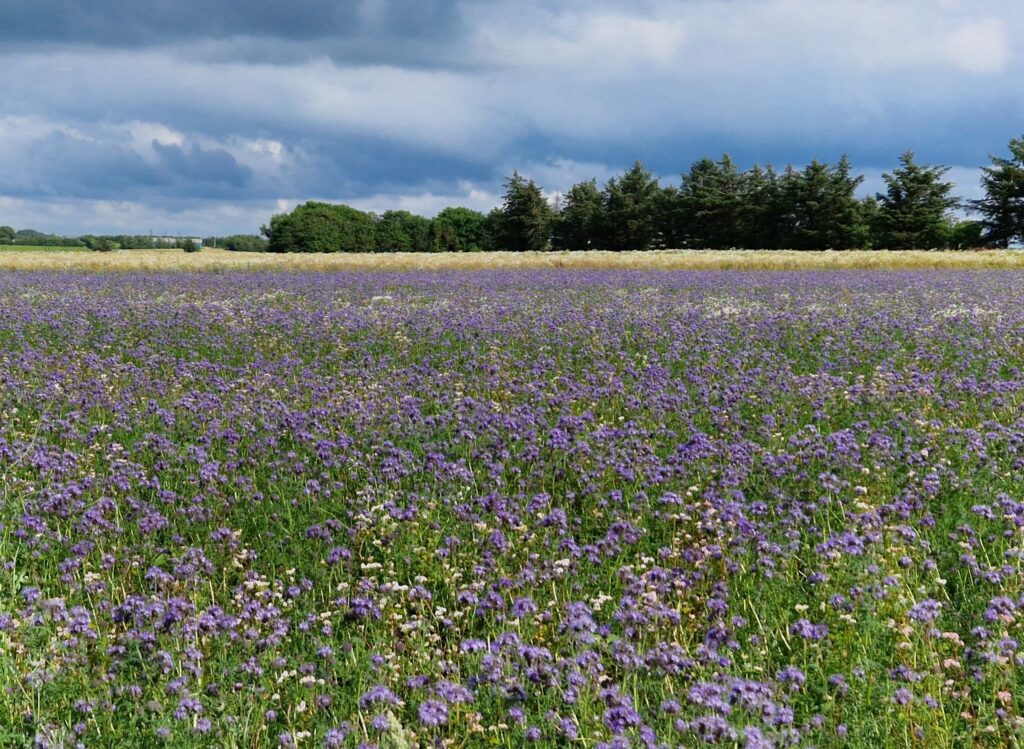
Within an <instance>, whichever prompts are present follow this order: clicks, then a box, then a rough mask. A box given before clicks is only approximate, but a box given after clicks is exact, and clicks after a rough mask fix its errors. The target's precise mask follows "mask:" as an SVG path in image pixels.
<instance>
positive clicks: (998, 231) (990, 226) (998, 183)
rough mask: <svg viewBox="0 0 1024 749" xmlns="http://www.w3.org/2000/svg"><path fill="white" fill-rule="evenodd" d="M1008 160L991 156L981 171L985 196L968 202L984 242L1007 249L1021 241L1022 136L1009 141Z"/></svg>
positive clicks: (1023, 223)
mask: <svg viewBox="0 0 1024 749" xmlns="http://www.w3.org/2000/svg"><path fill="white" fill-rule="evenodd" d="M1009 147H1010V158H1008V159H1007V158H1003V157H1001V156H992V157H990V158H991V159H992V165H991V166H987V167H984V168H983V169H982V176H981V184H982V187H984V188H985V197H984V198H981V199H980V200H974V201H971V207H972V208H973V209H974V210H975V211H976V212H978V213H980V214H981V216H982V219H981V224H982V227H983V229H984V232H985V243H986V244H988V245H990V246H993V247H1009V246H1010V245H1011V244H1013V243H1016V242H1024V137H1021V138H1013V139H1012V140H1010V146H1009Z"/></svg>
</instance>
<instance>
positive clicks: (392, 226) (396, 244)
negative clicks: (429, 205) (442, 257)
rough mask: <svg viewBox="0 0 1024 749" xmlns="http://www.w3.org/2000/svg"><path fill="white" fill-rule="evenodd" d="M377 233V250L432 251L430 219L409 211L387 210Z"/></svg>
mask: <svg viewBox="0 0 1024 749" xmlns="http://www.w3.org/2000/svg"><path fill="white" fill-rule="evenodd" d="M375 234H376V245H375V249H376V250H377V252H429V251H430V219H427V218H423V217H422V216H417V215H415V214H413V213H409V211H385V213H384V215H382V216H381V217H380V218H379V219H377V225H376V230H375Z"/></svg>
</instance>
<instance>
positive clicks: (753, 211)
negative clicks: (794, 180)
mask: <svg viewBox="0 0 1024 749" xmlns="http://www.w3.org/2000/svg"><path fill="white" fill-rule="evenodd" d="M739 189H740V201H739V208H738V210H737V212H736V225H737V236H736V246H738V247H744V248H747V249H754V250H774V249H778V248H779V247H780V225H781V222H782V210H783V209H782V191H781V188H780V185H779V176H778V174H776V173H775V169H774V168H772V165H771V164H768V165H766V166H765V167H764V168H763V169H762V168H761V167H760V166H759V165H757V164H755V165H754V166H753V168H751V169H750V170H749V171H746V172H744V173H743V174H742V175H741V179H740V187H739Z"/></svg>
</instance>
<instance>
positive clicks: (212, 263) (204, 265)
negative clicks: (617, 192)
mask: <svg viewBox="0 0 1024 749" xmlns="http://www.w3.org/2000/svg"><path fill="white" fill-rule="evenodd" d="M543 268H580V269H599V268H608V269H620V270H629V269H637V270H645V269H648V270H817V269H842V268H849V269H858V268H859V269H915V268H950V269H999V268H1021V269H1024V252H1021V251H1014V250H989V251H976V252H925V251H912V252H884V251H879V252H861V251H849V252H835V251H823V252H794V251H780V250H775V251H765V250H732V251H713V250H663V251H651V252H604V251H600V252H599V251H594V252H572V253H570V252H490V253H431V254H424V253H408V252H397V253H385V254H374V253H353V254H347V253H337V254H317V255H306V254H302V255H299V254H296V255H273V254H260V253H239V252H227V251H225V250H215V249H206V250H203V251H202V252H199V253H195V254H191V255H189V254H185V253H184V252H181V251H179V250H122V251H118V252H111V253H99V252H88V251H85V250H82V249H81V248H53V247H45V248H44V247H38V248H36V247H32V248H22V247H19V248H17V249H7V248H5V249H4V250H3V251H2V252H0V270H90V271H105V270H111V271H138V270H261V269H265V270H272V269H281V270H289V271H316V270H325V271H330V270H386V271H403V270H485V269H509V270H533V269H543Z"/></svg>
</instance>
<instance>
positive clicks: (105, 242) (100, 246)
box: [87, 237, 118, 252]
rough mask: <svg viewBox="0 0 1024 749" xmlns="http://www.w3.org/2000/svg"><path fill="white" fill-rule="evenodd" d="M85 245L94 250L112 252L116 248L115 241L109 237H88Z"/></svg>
mask: <svg viewBox="0 0 1024 749" xmlns="http://www.w3.org/2000/svg"><path fill="white" fill-rule="evenodd" d="M87 246H88V248H89V249H90V250H93V251H94V252H113V251H114V250H116V249H118V245H117V243H116V242H114V241H113V240H112V239H110V238H109V237H89V242H88V244H87Z"/></svg>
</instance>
